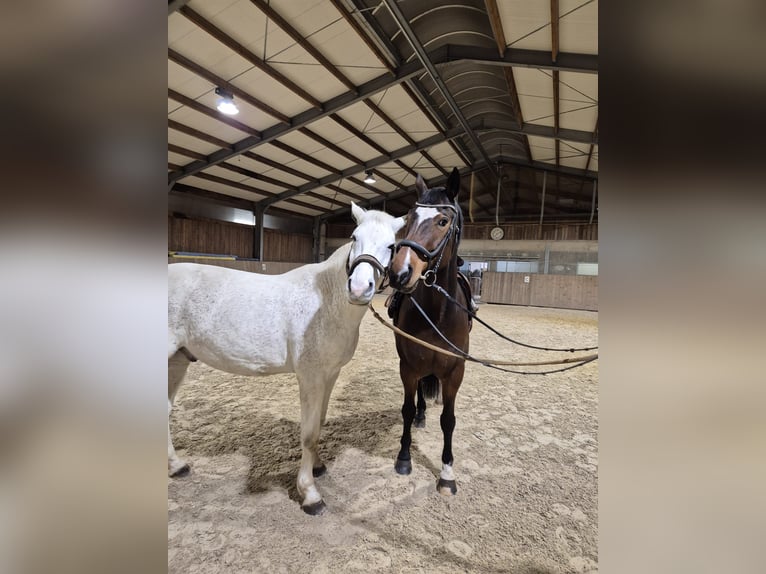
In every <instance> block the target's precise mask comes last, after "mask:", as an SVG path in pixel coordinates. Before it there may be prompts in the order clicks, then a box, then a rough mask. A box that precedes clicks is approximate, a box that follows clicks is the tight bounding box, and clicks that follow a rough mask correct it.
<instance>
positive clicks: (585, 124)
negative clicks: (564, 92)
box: [559, 102, 598, 132]
mask: <svg viewBox="0 0 766 574" xmlns="http://www.w3.org/2000/svg"><path fill="white" fill-rule="evenodd" d="M597 118H598V105H596V104H578V103H573V102H561V103H560V104H559V126H560V127H562V128H566V129H573V130H582V131H585V132H592V131H593V128H594V127H595V125H596V120H597Z"/></svg>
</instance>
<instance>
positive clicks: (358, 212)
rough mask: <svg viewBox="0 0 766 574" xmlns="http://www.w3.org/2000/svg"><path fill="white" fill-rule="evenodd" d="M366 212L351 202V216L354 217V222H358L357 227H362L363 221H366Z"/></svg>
mask: <svg viewBox="0 0 766 574" xmlns="http://www.w3.org/2000/svg"><path fill="white" fill-rule="evenodd" d="M364 214H365V211H364V209H362V208H361V207H359V206H358V205H357V204H356V203H354V202H353V201H352V202H351V215H353V216H354V221H356V224H357V225H361V223H362V219H364Z"/></svg>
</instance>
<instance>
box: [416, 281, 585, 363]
mask: <svg viewBox="0 0 766 574" xmlns="http://www.w3.org/2000/svg"><path fill="white" fill-rule="evenodd" d="M423 283H425V280H423ZM426 285H427V286H428V287H433V288H434V289H436V290H437V291H438V292H439V293H441V294H442V295H444V297H446V298H447V300H449V301H450V302H451V303H454V304H455V305H457V306H458V307H459V308H460V309H462V310H463V311H465V312H466V313H467V314H468V316H469V317H471V318H472V319H476V320H477V321H478V322H479V323H481V324H482V325H484V326H485V327H486V328H487V329H489V330H490V331H492V332H493V333H494V334H495V335H497V336H498V337H500V338H501V339H505V340H506V341H508V342H509V343H513V344H515V345H519V346H520V347H527V348H528V349H536V350H538V351H560V352H563V353H574V352H575V351H593V350H595V349H598V347H597V346H596V347H580V348H569V349H556V348H554V347H538V346H536V345H529V344H527V343H522V342H521V341H516V340H515V339H511V338H510V337H508V336H507V335H503V334H502V333H501V332H500V331H498V330H497V329H495V328H494V327H493V326H492V325H490V324H489V323H487V322H486V321H482V320H481V319H480V318H479V316H478V315H477V314H476V312H475V311H473V310H471V309H468V308H467V307H465V306H464V305H463V304H462V303H461V302H460V301H458V300H457V299H455V298H454V297H453V296H452V295H450V294H449V293H448V292H447V290H446V289H444V287H442V286H441V285H436V284H434V285H428V284H427V283H426Z"/></svg>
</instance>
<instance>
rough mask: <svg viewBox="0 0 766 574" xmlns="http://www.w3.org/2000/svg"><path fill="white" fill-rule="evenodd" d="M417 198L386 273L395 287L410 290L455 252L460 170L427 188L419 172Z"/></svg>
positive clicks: (458, 212) (460, 223) (458, 224)
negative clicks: (444, 183) (443, 184)
mask: <svg viewBox="0 0 766 574" xmlns="http://www.w3.org/2000/svg"><path fill="white" fill-rule="evenodd" d="M415 187H417V190H418V201H417V202H416V203H415V207H413V208H412V209H410V212H409V214H408V215H407V227H406V229H405V230H404V239H402V240H401V241H399V242H398V243H397V244H396V249H395V253H394V257H393V258H392V259H391V265H390V266H389V274H390V281H391V286H392V287H393V288H394V289H398V290H399V291H403V292H405V293H409V292H411V291H413V290H414V289H415V287H416V285H417V283H418V281H419V280H420V279H421V278H422V277H423V276H424V275H425V274H426V272H429V273H430V272H431V271H432V272H433V273H431V277H430V279H429V278H427V280H431V281H433V280H435V274H436V272H437V271H438V269H439V266H440V265H441V264H442V261H444V263H445V266H446V264H447V263H448V262H449V261H450V259H451V258H452V257H454V256H455V255H457V245H458V241H459V237H460V228H461V226H462V224H463V221H462V213H461V211H460V206H459V205H458V203H457V195H458V192H459V191H460V172H458V170H457V168H454V169H453V170H452V173H450V175H449V177H448V178H447V186H446V187H434V188H431V189H429V188H428V187H426V183H425V182H424V181H423V178H422V177H420V175H418V177H417V180H416V182H415Z"/></svg>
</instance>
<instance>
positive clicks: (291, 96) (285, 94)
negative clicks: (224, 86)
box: [231, 68, 311, 124]
mask: <svg viewBox="0 0 766 574" xmlns="http://www.w3.org/2000/svg"><path fill="white" fill-rule="evenodd" d="M231 83H232V84H234V85H235V86H237V87H238V88H241V89H243V90H245V91H246V92H247V93H249V94H251V95H253V96H255V97H257V98H258V99H259V100H261V101H262V102H264V103H265V104H268V105H269V106H271V107H272V108H274V109H275V110H277V111H279V112H282V113H283V114H285V115H287V116H289V117H293V116H295V115H297V114H299V113H300V112H303V111H306V110H307V109H309V108H310V107H311V104H309V103H308V102H306V100H304V99H303V98H301V97H300V96H297V95H295V93H293V92H292V91H291V90H290V89H289V88H287V87H285V86H284V85H282V84H281V83H280V82H277V81H276V80H274V79H272V78H271V77H269V76H268V75H267V74H266V72H262V71H261V70H258V69H257V68H253V69H251V70H248V71H247V72H245V73H244V74H242V75H241V76H239V77H238V78H236V79H234V80H232V82H231ZM269 117H271V116H269ZM272 122H273V124H276V123H278V120H276V119H272Z"/></svg>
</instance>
